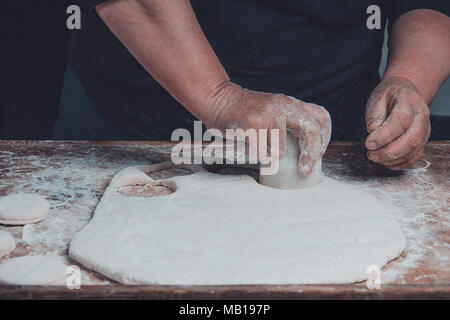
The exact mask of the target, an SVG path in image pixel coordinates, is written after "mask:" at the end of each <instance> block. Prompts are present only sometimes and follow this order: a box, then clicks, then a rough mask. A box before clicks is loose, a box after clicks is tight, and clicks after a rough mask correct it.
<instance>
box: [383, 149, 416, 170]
mask: <svg viewBox="0 0 450 320" xmlns="http://www.w3.org/2000/svg"><path fill="white" fill-rule="evenodd" d="M423 149H424V147H422V148H418V149H415V150H413V151H411V152H410V153H408V154H406V155H404V156H403V157H400V158H398V159H395V160H392V161H383V162H380V164H382V165H383V166H395V165H398V164H402V163H404V162H408V161H409V160H411V159H414V158H415V157H416V156H420V155H422V153H423Z"/></svg>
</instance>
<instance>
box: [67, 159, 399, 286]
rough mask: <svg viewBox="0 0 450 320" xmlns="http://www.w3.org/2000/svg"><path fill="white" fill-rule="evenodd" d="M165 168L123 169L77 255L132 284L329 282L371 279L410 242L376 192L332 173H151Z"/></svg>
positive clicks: (75, 248)
mask: <svg viewBox="0 0 450 320" xmlns="http://www.w3.org/2000/svg"><path fill="white" fill-rule="evenodd" d="M163 167H167V164H160V165H154V166H141V167H131V168H127V169H125V170H123V171H121V172H120V173H119V174H118V175H116V176H115V177H114V178H113V180H112V182H111V183H110V186H109V187H108V188H107V190H106V191H105V194H104V196H103V198H102V199H101V201H100V203H99V205H98V206H97V209H96V210H95V214H94V217H93V219H92V220H91V222H90V223H89V224H88V225H87V226H86V227H85V228H84V229H83V230H82V231H81V232H80V233H78V234H77V235H76V236H75V238H74V239H73V240H72V242H71V245H70V250H69V253H70V256H71V257H72V258H74V259H75V260H77V261H78V262H80V263H82V264H83V265H84V266H86V267H88V268H90V269H92V270H95V271H97V272H99V273H101V274H103V275H105V276H107V277H109V278H111V279H114V280H116V281H118V282H120V283H124V284H168V285H232V284H324V283H351V282H358V281H363V280H365V279H367V278H368V276H369V275H368V274H367V272H366V271H367V269H368V267H369V266H372V265H376V266H378V267H380V268H381V267H383V266H384V265H385V264H386V263H387V262H388V261H390V260H392V259H394V258H396V257H397V256H398V255H399V254H400V253H401V252H402V250H403V249H404V247H405V237H404V235H403V232H402V231H401V229H400V227H399V225H398V223H397V222H396V221H395V219H393V218H392V217H390V216H389V215H388V214H386V212H385V210H384V208H383V206H382V205H381V204H380V203H379V201H377V199H375V198H374V197H373V196H371V195H370V194H367V193H365V192H362V191H360V190H358V189H357V188H355V187H353V186H349V185H346V184H344V183H340V182H337V181H334V180H332V179H330V178H326V177H325V178H324V181H323V182H322V183H321V184H319V185H317V186H315V187H311V188H307V189H297V190H279V189H273V188H270V187H266V186H262V185H260V184H258V183H257V182H256V181H255V180H254V179H252V178H251V177H249V176H229V175H226V176H224V175H218V174H213V173H209V172H206V171H204V170H203V169H200V168H199V169H198V170H199V172H197V173H194V174H192V175H188V176H179V177H173V178H170V179H168V180H159V181H154V180H152V179H151V178H150V177H149V176H148V175H146V174H145V173H144V172H150V171H158V170H160V169H161V168H163ZM134 180H135V181H134ZM133 183H135V184H143V183H144V184H148V185H166V186H169V187H170V188H172V190H174V189H176V191H175V192H174V193H172V194H170V195H165V196H161V197H153V198H141V197H130V196H125V195H123V194H121V193H119V192H118V191H117V190H118V189H119V188H120V187H121V186H126V185H130V184H133Z"/></svg>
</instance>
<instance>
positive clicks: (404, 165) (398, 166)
mask: <svg viewBox="0 0 450 320" xmlns="http://www.w3.org/2000/svg"><path fill="white" fill-rule="evenodd" d="M421 157H422V152H420V153H419V154H417V155H416V156H415V157H413V158H411V159H409V160H408V161H405V162H402V163H399V164H396V165H391V166H386V167H387V168H389V169H390V170H393V171H401V170H405V169H408V168H411V167H412V166H413V165H414V164H415V163H416V162H417V160H419V159H420V158H421Z"/></svg>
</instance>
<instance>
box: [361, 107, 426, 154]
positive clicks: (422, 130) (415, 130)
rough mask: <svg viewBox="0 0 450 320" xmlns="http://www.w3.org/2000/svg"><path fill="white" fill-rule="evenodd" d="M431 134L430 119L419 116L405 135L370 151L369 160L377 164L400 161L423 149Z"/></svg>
mask: <svg viewBox="0 0 450 320" xmlns="http://www.w3.org/2000/svg"><path fill="white" fill-rule="evenodd" d="M429 132H430V124H429V120H428V118H426V117H424V116H423V115H418V116H416V117H415V118H414V120H413V122H412V123H411V126H410V128H409V129H408V131H407V132H406V133H405V134H404V135H402V136H400V137H399V138H397V139H396V140H394V141H393V142H391V143H389V144H388V145H387V146H385V147H382V148H380V149H377V150H375V151H369V154H368V156H369V159H370V160H372V161H375V162H385V161H392V160H396V159H399V158H401V157H403V156H405V155H406V154H408V153H410V152H412V151H413V150H415V149H419V148H421V147H423V145H424V144H425V143H426V141H427V140H428V137H429ZM427 133H428V134H427Z"/></svg>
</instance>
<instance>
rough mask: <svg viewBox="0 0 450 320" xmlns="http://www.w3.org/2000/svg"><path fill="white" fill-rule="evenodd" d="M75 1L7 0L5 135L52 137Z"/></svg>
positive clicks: (0, 126) (1, 105)
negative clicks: (68, 22) (70, 12)
mask: <svg viewBox="0 0 450 320" xmlns="http://www.w3.org/2000/svg"><path fill="white" fill-rule="evenodd" d="M72 1H73V0H58V1H55V0H39V1H36V0H21V1H3V2H2V10H1V13H0V15H1V17H0V19H1V21H2V39H1V44H0V47H1V52H0V57H1V58H0V64H1V66H0V70H1V72H0V83H1V84H2V87H1V88H2V93H1V95H0V140H2V139H15V140H24V139H27V140H28V139H50V137H51V132H52V129H53V124H54V121H55V119H56V115H57V112H58V108H59V97H60V95H61V89H62V88H61V87H62V86H61V85H62V79H63V75H64V69H65V68H66V65H67V44H68V40H69V32H68V30H67V28H66V18H67V15H66V8H67V6H68V5H69V4H71V3H72Z"/></svg>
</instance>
